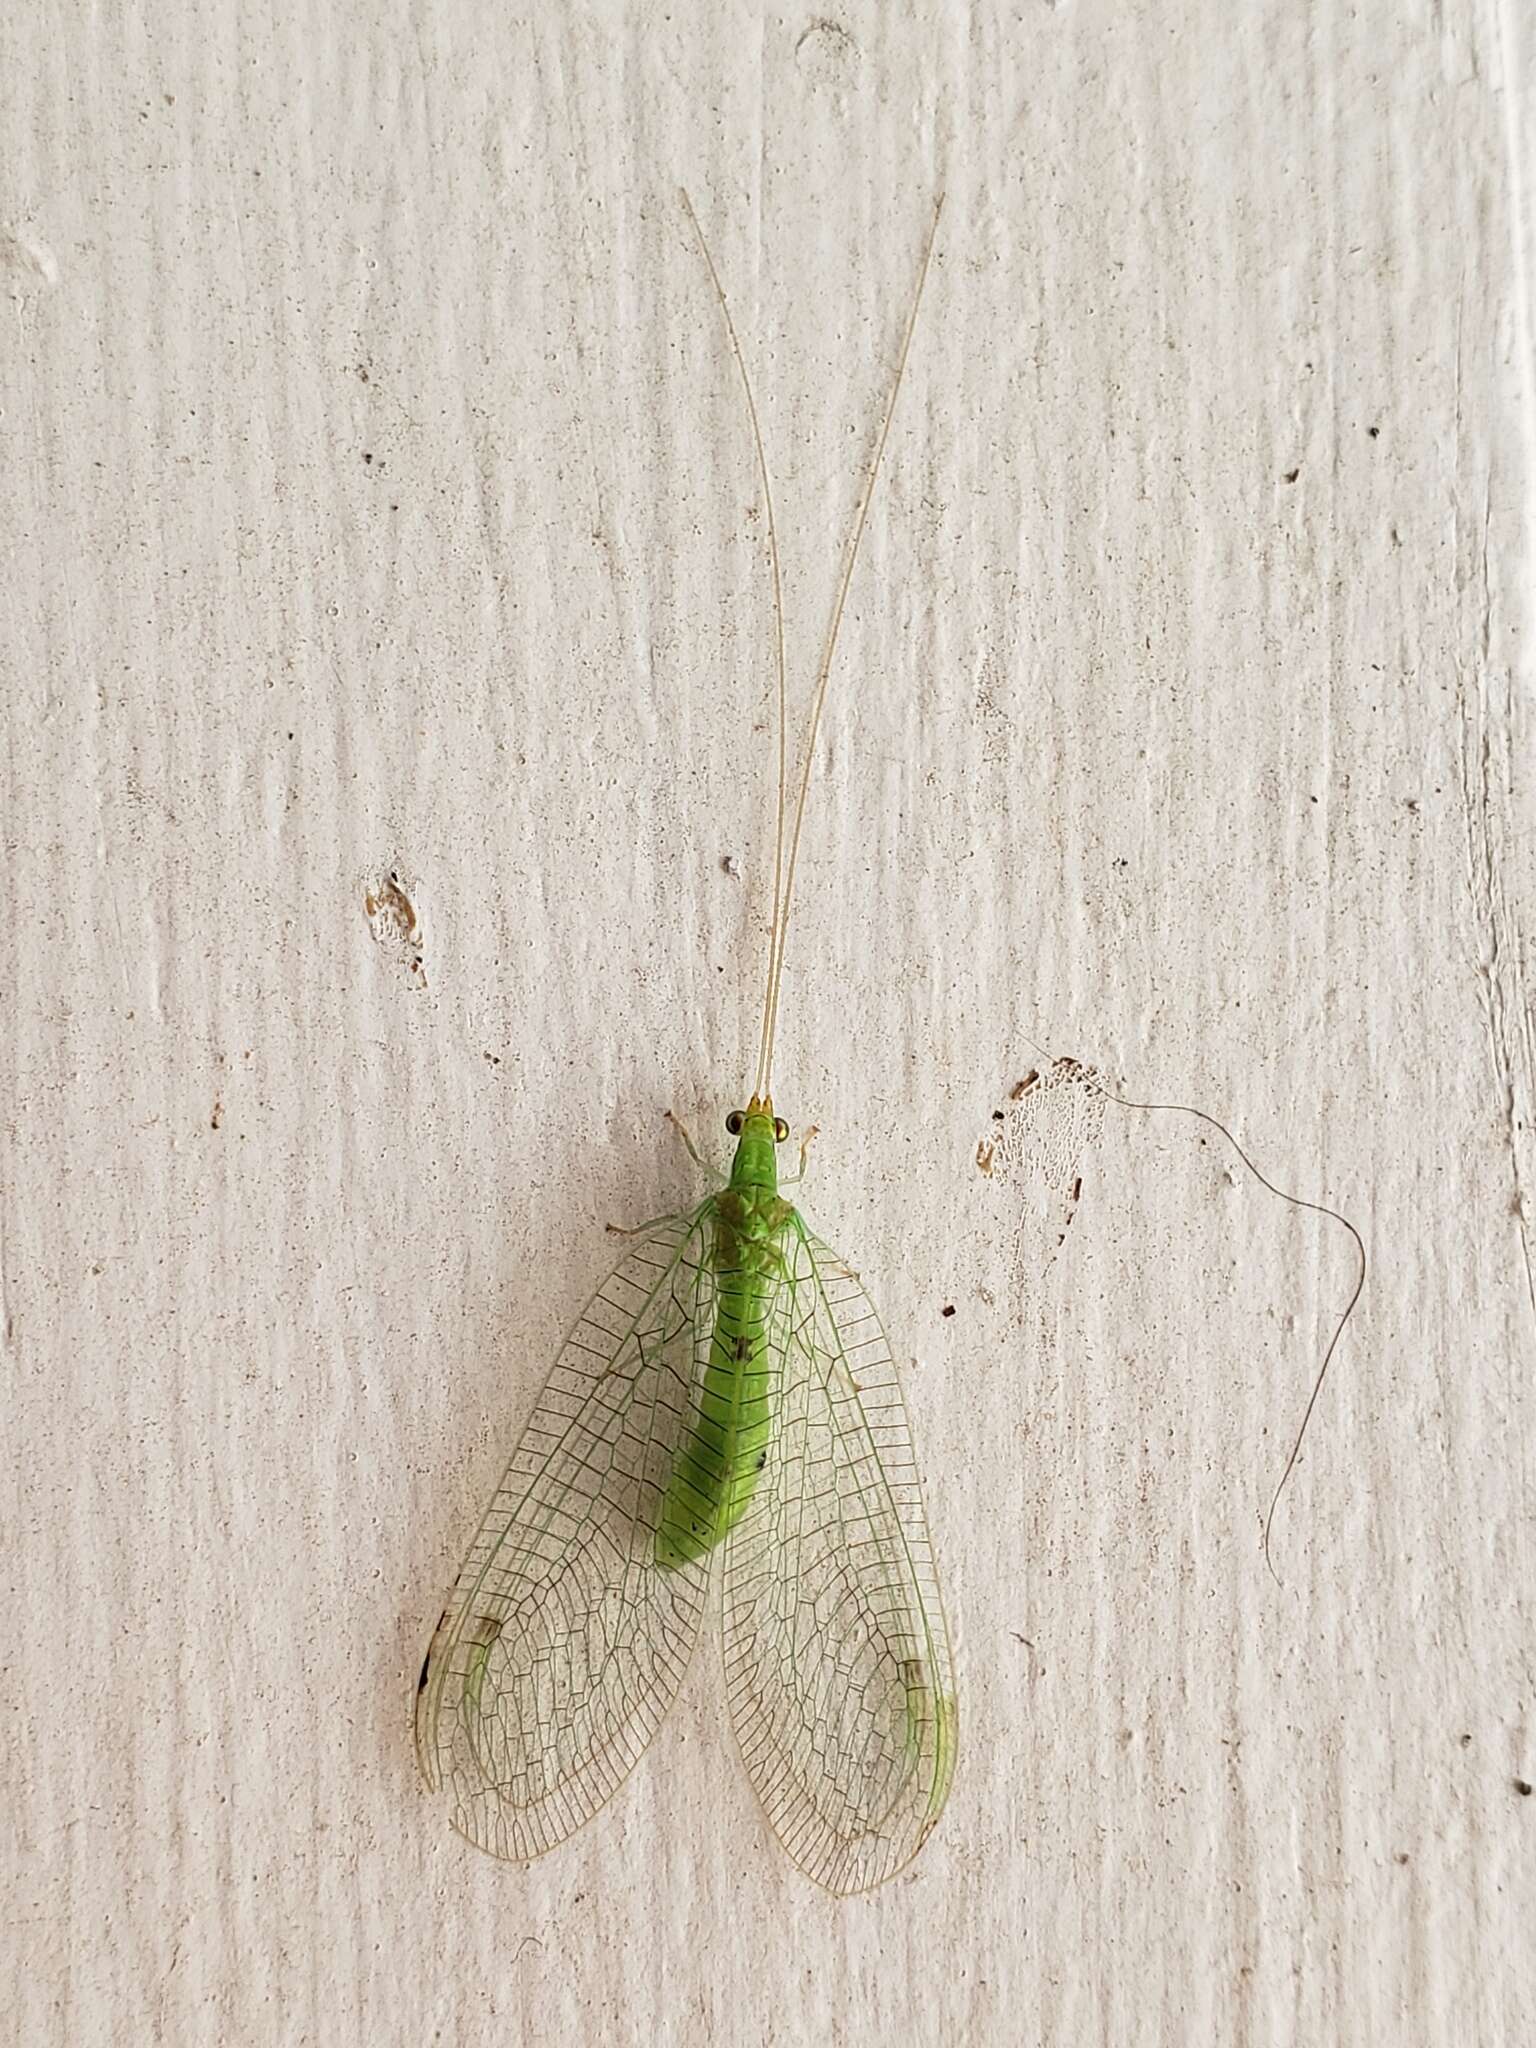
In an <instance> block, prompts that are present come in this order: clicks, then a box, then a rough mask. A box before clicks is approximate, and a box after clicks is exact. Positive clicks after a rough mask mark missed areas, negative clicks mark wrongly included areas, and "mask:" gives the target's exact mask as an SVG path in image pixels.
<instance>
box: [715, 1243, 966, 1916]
mask: <svg viewBox="0 0 1536 2048" xmlns="http://www.w3.org/2000/svg"><path fill="white" fill-rule="evenodd" d="M783 1245H784V1261H785V1264H784V1277H783V1281H782V1284H781V1285H780V1286H779V1288H778V1289H777V1291H776V1295H775V1298H774V1302H773V1306H772V1309H771V1311H770V1315H769V1320H768V1329H767V1337H768V1347H769V1361H770V1366H769V1369H770V1372H771V1373H772V1375H773V1380H772V1392H773V1395H774V1404H775V1410H776V1422H775V1427H774V1434H773V1439H772V1443H771V1447H770V1449H769V1452H768V1462H767V1464H766V1466H765V1467H764V1470H763V1476H762V1479H761V1481H760V1482H759V1485H758V1488H757V1491H756V1493H755V1494H754V1496H753V1500H752V1505H751V1507H750V1508H749V1509H748V1511H747V1513H746V1514H745V1515H744V1516H743V1518H742V1520H741V1522H740V1523H739V1524H738V1525H737V1527H736V1529H735V1530H734V1531H733V1532H732V1534H731V1536H730V1537H729V1539H728V1541H727V1546H726V1558H725V1674H726V1690H727V1693H728V1696H729V1699H730V1706H731V1719H732V1721H733V1723H734V1724H735V1729H736V1737H737V1741H738V1742H739V1744H740V1746H741V1754H742V1761H743V1763H744V1764H745V1765H746V1769H747V1775H748V1776H749V1777H750V1778H751V1780H752V1783H753V1786H754V1787H755V1789H756V1792H757V1796H758V1798H759V1800H760V1801H761V1802H762V1806H763V1810H764V1812H765V1813H766V1815H767V1817H768V1820H769V1823H770V1825H771V1826H772V1828H773V1831H774V1833H775V1834H776V1835H777V1836H778V1838H779V1840H780V1841H781V1842H782V1843H783V1845H784V1847H785V1849H786V1850H787V1851H788V1853H789V1855H790V1857H791V1858H792V1859H793V1860H794V1862H795V1863H796V1864H797V1865H798V1866H799V1868H800V1869H801V1870H803V1871H805V1872H806V1874H807V1875H808V1876H810V1877H813V1878H815V1879H816V1881H817V1882H818V1883H819V1884H823V1885H825V1886H826V1887H827V1889H828V1890H829V1891H833V1892H837V1893H839V1894H842V1893H847V1892H858V1891H867V1890H868V1889H869V1888H870V1887H871V1886H873V1885H877V1884H882V1883H883V1882H884V1881H885V1879H886V1878H888V1877H892V1876H894V1875H895V1873H896V1872H897V1871H898V1870H900V1869H901V1867H902V1865H903V1864H904V1863H906V1862H907V1861H908V1860H909V1858H911V1857H912V1856H914V1855H915V1854H916V1853H917V1850H918V1848H919V1847H920V1846H921V1844H922V1842H923V1839H924V1837H925V1836H926V1835H927V1834H928V1832H929V1830H930V1829H931V1828H932V1826H933V1824H934V1822H935V1821H936V1820H937V1819H938V1817H939V1814H940V1812H941V1811H942V1810H943V1806H944V1801H945V1799H946V1798H947V1797H948V1794H949V1785H950V1779H951V1778H952V1776H953V1774H954V1765H955V1741H956V1711H955V1688H954V1679H953V1676H952V1674H951V1671H950V1661H949V1644H948V1640H947V1637H946V1635H945V1629H944V1612H943V1607H942V1605H941V1602H940V1599H939V1589H938V1582H937V1579H936V1578H935V1575H934V1568H933V1555H932V1551H931V1549H930V1547H929V1541H928V1526H927V1522H926V1519H925V1517H924V1514H923V1503H922V1495H921V1492H920V1490H919V1486H918V1477H917V1465H916V1461H915V1459H914V1457H913V1452H912V1434H911V1430H910V1429H909V1427H908V1424H907V1417H906V1411H905V1408H904V1407H903V1405H902V1399H901V1389H900V1386H899V1385H898V1383H897V1379H896V1369H895V1365H894V1363H893V1361H892V1358H891V1351H890V1345H889V1343H888V1342H887V1340H886V1336H885V1332H884V1330H883V1329H882V1328H881V1326H880V1318H879V1315H878V1314H877V1313H876V1311H875V1308H874V1305H873V1303H872V1302H871V1301H870V1299H869V1296H868V1295H867V1294H866V1293H865V1292H864V1289H863V1288H862V1287H861V1286H860V1284H859V1280H858V1277H857V1275H856V1274H854V1273H853V1272H852V1271H850V1269H849V1268H848V1267H847V1266H846V1265H845V1264H844V1263H843V1261H842V1260H841V1259H839V1258H838V1256H837V1254H836V1253H835V1252H833V1251H830V1250H829V1249H828V1247H827V1246H826V1245H824V1244H823V1243H821V1241H820V1240H819V1239H818V1238H815V1237H813V1236H811V1234H810V1233H809V1232H808V1231H807V1230H806V1229H805V1226H804V1224H803V1223H802V1222H801V1220H800V1218H799V1217H798V1216H796V1217H795V1218H794V1219H793V1221H792V1223H791V1225H790V1228H789V1229H788V1230H787V1231H786V1233H785V1236H784V1240H783Z"/></svg>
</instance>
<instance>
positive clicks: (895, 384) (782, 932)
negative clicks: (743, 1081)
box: [752, 192, 944, 1100]
mask: <svg viewBox="0 0 1536 2048" xmlns="http://www.w3.org/2000/svg"><path fill="white" fill-rule="evenodd" d="M943 211H944V194H943V193H942V192H941V193H940V194H939V196H938V198H937V199H936V200H935V202H934V207H933V223H932V225H931V226H930V228H929V230H928V240H927V242H926V243H925V244H924V247H923V260H922V263H921V265H920V266H919V268H918V273H917V289H916V291H914V292H913V294H912V310H911V312H910V313H909V314H908V315H907V326H906V332H905V333H904V334H903V335H902V338H901V354H900V356H899V357H898V358H897V361H896V375H895V377H894V378H893V379H892V381H891V395H890V398H889V399H888V400H887V402H886V408H885V418H884V420H883V421H882V422H881V425H880V438H879V440H878V441H877V442H876V443H875V459H874V461H873V462H872V463H871V464H870V466H869V475H868V477H867V478H866V479H865V484H864V493H863V496H862V497H861V498H860V500H859V509H858V511H857V512H856V513H855V515H854V521H853V530H852V533H851V535H850V537H849V540H848V545H847V549H846V552H845V556H844V561H843V573H842V576H841V578H840V580H839V582H838V586H837V598H836V601H835V603H834V604H833V606H832V622H831V624H830V625H829V626H828V628H827V644H826V646H825V648H824V649H823V650H822V656H821V666H820V667H819V668H818V669H817V671H816V693H815V696H814V697H813V699H812V701H811V721H810V727H809V730H808V732H807V734H806V741H805V765H804V767H803V769H802V770H801V774H800V794H799V796H798V797H797V798H796V801H795V827H794V830H793V832H792V833H791V834H790V839H789V865H788V867H787V869H786V871H785V876H784V896H783V901H782V902H781V903H779V904H778V905H777V908H776V915H775V917H774V945H773V948H772V950H771V952H770V957H769V962H768V994H767V998H766V1000H765V1003H764V1006H763V1049H762V1057H761V1060H760V1061H759V1064H758V1073H757V1085H756V1087H755V1088H754V1089H753V1091H752V1092H753V1094H754V1095H759V1096H761V1097H763V1099H764V1100H767V1098H768V1095H769V1090H770V1086H771V1083H772V1078H773V1040H774V1033H775V1031H776V1030H777V1028H778V1021H779V988H780V985H781V983H782V981H783V978H784V942H785V940H786V938H787V937H788V935H789V903H790V898H791V896H792V895H793V894H794V888H795V863H796V860H797V858H798V856H799V852H800V830H801V827H802V826H803V825H804V823H805V799H806V795H807V792H808V791H809V789H810V786H811V767H812V764H813V763H814V761H815V759H816V736H817V734H818V733H819V732H820V730H821V714H822V710H823V707H824V706H825V704H826V701H827V685H828V683H829V682H830V680H831V676H832V657H833V655H834V654H835V653H836V651H837V634H838V628H839V627H840V626H841V625H842V623H843V607H844V606H845V605H846V603H847V602H848V590H849V586H850V585H851V584H852V582H853V572H854V569H855V567H856V566H857V564H858V559H859V544H860V542H861V541H862V540H863V538H864V523H865V521H866V520H867V519H868V517H869V504H870V500H871V499H872V498H873V497H874V495H875V483H876V480H877V478H878V477H879V475H880V463H881V460H882V459H883V457H884V455H885V444H886V442H887V440H888V439H889V438H890V432H891V421H892V420H893V419H894V418H895V417H896V401H897V399H898V398H899V397H900V396H901V385H902V379H903V378H904V377H905V376H906V374H907V357H908V356H909V355H910V354H911V352H912V337H913V335H914V334H915V333H916V332H917V316H918V312H919V310H920V309H921V307H922V303H923V286H924V285H925V284H926V283H927V282H928V266H929V264H930V263H931V262H932V260H933V245H934V242H935V240H936V239H937V237H938V232H939V215H940V214H941V213H942V212H943Z"/></svg>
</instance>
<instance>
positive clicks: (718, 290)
mask: <svg viewBox="0 0 1536 2048" xmlns="http://www.w3.org/2000/svg"><path fill="white" fill-rule="evenodd" d="M683 204H684V206H685V207H686V208H687V209H688V218H689V219H690V220H691V221H692V222H693V232H694V233H695V234H696V235H697V236H698V238H699V253H700V254H701V255H702V256H703V258H704V265H705V268H706V269H707V270H708V272H709V281H710V283H711V284H712V285H713V286H714V288H715V297H716V298H717V299H718V300H719V301H720V311H721V314H722V316H723V317H724V320H725V331H726V334H727V335H728V336H729V338H730V343H731V354H732V355H733V356H734V357H735V358H736V368H737V369H738V370H739V371H740V372H741V388H742V391H743V392H744V393H745V394H746V400H747V417H748V419H749V420H750V421H751V422H752V446H753V447H754V448H755V449H756V450H757V474H758V477H759V479H760V480H761V482H762V486H763V508H764V511H765V513H766V516H767V521H768V560H769V562H770V564H771V565H772V569H773V628H774V638H775V640H776V642H777V647H778V661H777V666H778V674H779V796H778V803H777V805H776V807H775V811H774V831H773V922H772V924H771V925H770V926H769V928H768V988H769V996H768V998H767V999H765V1000H764V1003H763V1035H762V1038H761V1040H760V1042H759V1044H758V1049H757V1071H758V1075H759V1077H761V1076H762V1074H763V1073H764V1071H765V1069H766V1067H767V1063H768V1052H769V1044H768V1025H769V1017H770V1014H771V1008H772V1005H771V997H772V991H773V962H774V956H775V954H776V953H777V951H778V945H779V888H780V884H781V882H782V880H783V876H784V798H785V793H786V788H787V783H788V765H787V762H786V758H785V749H786V747H787V744H788V741H787V739H786V734H787V732H788V728H789V706H788V699H787V696H786V693H785V681H784V583H783V577H782V575H781V573H780V569H779V530H778V527H777V525H776V524H775V523H774V517H773V486H772V484H771V483H770V482H769V481H768V458H767V456H766V455H765V454H764V453H763V435H762V429H761V427H760V426H759V425H758V419H757V406H756V404H755V402H754V400H753V397H752V379H751V378H750V377H749V376H748V375H747V359H746V357H745V356H744V355H743V354H742V352H741V343H740V342H739V341H738V340H737V338H736V323H735V321H734V320H733V319H732V318H731V308H730V304H729V301H728V300H727V299H726V296H725V287H724V285H722V284H721V282H720V274H719V272H718V271H717V270H716V269H715V259H714V258H713V256H711V255H710V253H709V244H708V242H706V241H705V239H704V230H703V229H702V228H701V227H700V226H699V216H698V215H697V214H696V213H695V212H694V210H693V201H692V200H691V199H690V198H689V197H688V194H687V192H686V191H684V193H683ZM753 1092H754V1093H755V1094H761V1093H762V1089H761V1088H757V1089H755V1090H754V1091H753Z"/></svg>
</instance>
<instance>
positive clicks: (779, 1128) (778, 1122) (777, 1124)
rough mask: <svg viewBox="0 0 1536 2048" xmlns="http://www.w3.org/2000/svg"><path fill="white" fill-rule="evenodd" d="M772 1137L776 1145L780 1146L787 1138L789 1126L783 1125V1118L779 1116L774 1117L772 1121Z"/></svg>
mask: <svg viewBox="0 0 1536 2048" xmlns="http://www.w3.org/2000/svg"><path fill="white" fill-rule="evenodd" d="M773 1135H774V1137H775V1139H776V1140H777V1141H778V1143H779V1144H781V1145H782V1144H783V1142H784V1140H785V1139H786V1138H787V1137H788V1136H789V1125H788V1124H787V1123H785V1121H784V1119H783V1117H781V1116H776V1117H775V1118H774V1120H773Z"/></svg>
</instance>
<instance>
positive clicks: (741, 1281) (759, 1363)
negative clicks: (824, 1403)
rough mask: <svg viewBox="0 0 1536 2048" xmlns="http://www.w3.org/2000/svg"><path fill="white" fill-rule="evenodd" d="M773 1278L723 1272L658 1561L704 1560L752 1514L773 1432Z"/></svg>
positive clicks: (664, 1510) (659, 1533)
mask: <svg viewBox="0 0 1536 2048" xmlns="http://www.w3.org/2000/svg"><path fill="white" fill-rule="evenodd" d="M771 1284H772V1283H771V1282H770V1281H769V1280H768V1278H767V1277H766V1276H765V1275H763V1274H759V1273H744V1272H735V1273H724V1274H722V1275H721V1276H720V1283H719V1293H718V1295H717V1297H716V1309H715V1328H714V1335H713V1337H712V1338H711V1340H710V1346H709V1363H708V1365H707V1366H706V1368H705V1372H704V1383H703V1386H702V1388H701V1390H700V1395H699V1405H698V1412H697V1413H696V1414H695V1415H694V1417H693V1419H692V1427H691V1428H690V1430H689V1432H688V1434H687V1435H686V1436H685V1437H684V1439H683V1441H682V1443H681V1445H680V1446H679V1447H678V1452H677V1457H676V1459H675V1460H674V1461H673V1465H672V1476H671V1479H670V1481H669V1483H668V1486H667V1491H666V1495H665V1498H664V1499H663V1501H662V1504H661V1516H660V1519H659V1520H658V1522H657V1524H656V1562H657V1563H658V1564H659V1565H661V1566H663V1567H665V1568H674V1567H676V1566H677V1565H680V1564H692V1563H693V1561H694V1559H695V1558H700V1557H704V1556H706V1555H707V1554H708V1552H709V1551H711V1550H713V1549H714V1547H715V1545H716V1544H717V1543H718V1542H719V1541H720V1539H721V1538H722V1537H723V1536H724V1535H725V1533H726V1531H727V1530H728V1529H732V1528H734V1527H735V1525H736V1523H738V1522H739V1521H740V1520H741V1518H742V1516H743V1515H744V1514H745V1513H746V1511H747V1504H748V1502H749V1501H750V1500H751V1498H752V1495H753V1492H754V1490H755V1489H756V1486H757V1481H758V1475H759V1473H761V1471H762V1469H763V1467H764V1466H765V1465H766V1464H767V1462H768V1441H769V1438H770V1436H771V1435H772V1432H773V1411H772V1403H771V1394H772V1388H771V1386H770V1374H769V1371H768V1346H767V1340H766V1324H767V1316H768V1299H769V1294H770V1292H771Z"/></svg>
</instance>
